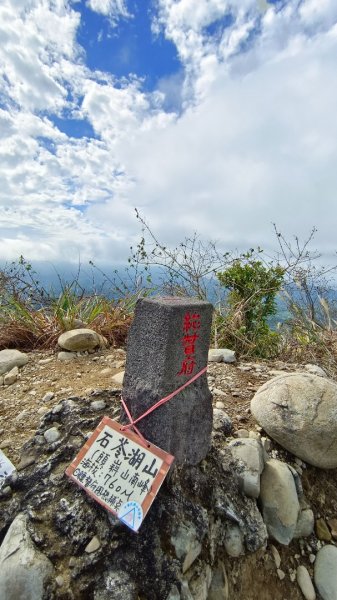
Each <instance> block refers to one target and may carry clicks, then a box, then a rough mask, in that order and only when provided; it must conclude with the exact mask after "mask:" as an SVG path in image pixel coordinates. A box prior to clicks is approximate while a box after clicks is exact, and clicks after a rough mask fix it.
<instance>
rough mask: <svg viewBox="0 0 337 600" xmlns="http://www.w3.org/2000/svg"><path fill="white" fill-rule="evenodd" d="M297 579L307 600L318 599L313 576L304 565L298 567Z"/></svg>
mask: <svg viewBox="0 0 337 600" xmlns="http://www.w3.org/2000/svg"><path fill="white" fill-rule="evenodd" d="M296 579H297V583H298V585H299V587H300V589H301V592H302V594H303V596H304V598H305V600H316V592H315V589H314V586H313V584H312V581H311V577H310V575H309V573H308V570H307V569H306V568H305V567H304V566H303V565H299V566H298V567H297V571H296Z"/></svg>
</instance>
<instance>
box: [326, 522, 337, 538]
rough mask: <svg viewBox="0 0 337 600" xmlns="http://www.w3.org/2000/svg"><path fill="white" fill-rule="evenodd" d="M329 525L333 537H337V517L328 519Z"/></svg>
mask: <svg viewBox="0 0 337 600" xmlns="http://www.w3.org/2000/svg"><path fill="white" fill-rule="evenodd" d="M328 525H329V527H330V531H331V535H332V537H333V538H334V539H337V519H328Z"/></svg>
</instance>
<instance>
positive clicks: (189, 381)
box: [121, 366, 207, 441]
mask: <svg viewBox="0 0 337 600" xmlns="http://www.w3.org/2000/svg"><path fill="white" fill-rule="evenodd" d="M206 371H207V366H206V367H204V368H203V369H201V371H199V373H197V374H196V375H194V377H192V379H189V380H188V381H186V383H184V384H183V385H182V386H180V388H178V389H177V390H175V391H174V392H172V393H171V394H169V395H168V396H165V398H162V399H161V400H158V402H156V404H154V405H153V406H151V407H150V408H149V409H148V410H147V411H146V412H145V413H143V414H142V415H140V417H137V419H135V420H133V419H132V416H131V413H130V411H129V409H128V407H127V406H126V404H125V401H124V400H123V398H121V402H122V405H123V408H124V410H125V412H126V414H127V416H128V418H129V421H130V423H129V424H128V425H123V427H121V431H125V429H129V428H130V427H132V428H133V429H134V430H135V431H136V433H138V435H139V436H140V437H141V438H142V440H143V441H145V440H144V437H143V436H142V434H141V433H140V431H139V429H137V427H135V424H136V423H138V422H139V421H141V419H144V417H147V416H148V415H149V414H151V413H152V412H153V411H154V410H156V408H159V406H162V404H165V403H166V402H168V401H169V400H171V399H172V398H174V396H176V395H177V394H179V392H181V391H182V390H184V389H185V388H186V387H187V386H188V385H191V383H193V382H194V381H195V380H196V379H198V377H200V375H203V373H206Z"/></svg>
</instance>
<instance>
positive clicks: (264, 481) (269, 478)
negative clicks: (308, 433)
mask: <svg viewBox="0 0 337 600" xmlns="http://www.w3.org/2000/svg"><path fill="white" fill-rule="evenodd" d="M260 501H261V507H262V516H263V520H264V522H265V524H266V526H267V531H268V534H269V535H270V537H272V538H273V539H274V540H276V541H277V542H279V543H280V544H284V545H288V544H289V543H290V542H291V540H292V539H293V537H294V534H295V531H296V524H297V520H298V516H299V513H300V504H299V501H298V496H297V491H296V485H295V481H294V478H293V475H292V472H291V470H290V469H289V467H288V465H287V464H286V463H283V462H281V461H280V460H276V459H271V460H269V461H268V462H267V463H266V465H265V468H264V470H263V473H262V475H261V492H260Z"/></svg>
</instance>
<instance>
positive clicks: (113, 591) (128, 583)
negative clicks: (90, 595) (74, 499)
mask: <svg viewBox="0 0 337 600" xmlns="http://www.w3.org/2000/svg"><path fill="white" fill-rule="evenodd" d="M137 598H138V594H137V590H136V585H135V583H134V582H133V581H132V579H131V577H130V576H129V575H128V574H127V573H126V572H125V571H122V570H121V571H117V570H115V569H111V570H110V571H108V572H107V573H106V574H105V575H104V582H103V586H100V587H96V589H95V592H94V600H137Z"/></svg>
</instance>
